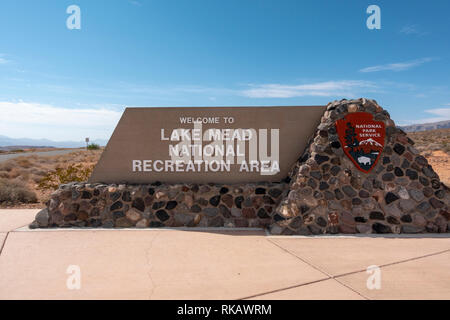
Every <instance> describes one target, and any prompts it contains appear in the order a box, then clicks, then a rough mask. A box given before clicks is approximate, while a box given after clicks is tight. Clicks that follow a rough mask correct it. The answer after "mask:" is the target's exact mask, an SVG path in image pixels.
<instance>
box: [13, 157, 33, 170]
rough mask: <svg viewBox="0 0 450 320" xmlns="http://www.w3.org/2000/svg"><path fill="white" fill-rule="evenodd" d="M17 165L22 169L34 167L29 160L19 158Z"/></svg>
mask: <svg viewBox="0 0 450 320" xmlns="http://www.w3.org/2000/svg"><path fill="white" fill-rule="evenodd" d="M16 164H17V165H18V166H19V167H22V168H30V167H31V166H32V165H33V163H32V162H31V161H30V160H29V159H27V158H23V157H20V158H17V160H16Z"/></svg>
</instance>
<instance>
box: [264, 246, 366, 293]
mask: <svg viewBox="0 0 450 320" xmlns="http://www.w3.org/2000/svg"><path fill="white" fill-rule="evenodd" d="M267 241H269V242H270V243H272V244H273V245H275V246H277V247H278V248H280V249H282V250H283V251H285V252H287V253H289V254H290V255H292V256H294V257H296V258H297V259H299V260H300V261H302V262H304V263H306V264H307V265H309V266H310V267H312V268H314V269H316V270H317V271H319V272H321V273H323V274H324V275H326V276H327V277H328V279H333V280H335V281H336V282H337V283H339V284H340V285H342V286H344V287H346V288H347V289H349V290H351V291H353V292H354V293H356V294H357V295H359V296H360V297H362V298H363V299H365V300H370V299H369V298H368V297H366V296H365V295H363V294H362V293H360V292H358V291H357V290H355V289H353V288H352V287H350V286H348V285H346V284H344V283H342V282H341V281H339V280H337V279H336V277H335V276H333V275H332V274H329V273H328V272H326V271H325V270H322V269H321V268H319V267H318V266H316V265H314V264H312V263H311V262H309V261H308V260H305V259H303V258H302V257H299V256H298V255H296V254H295V253H293V252H291V251H290V250H287V249H285V248H283V247H282V246H280V245H279V244H277V243H275V242H273V241H272V240H270V239H268V238H267Z"/></svg>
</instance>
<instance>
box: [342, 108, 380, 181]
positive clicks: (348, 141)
mask: <svg viewBox="0 0 450 320" xmlns="http://www.w3.org/2000/svg"><path fill="white" fill-rule="evenodd" d="M336 129H337V133H338V136H339V141H340V142H341V145H342V148H343V149H344V152H345V154H346V155H347V156H348V157H349V158H350V160H352V161H353V163H354V164H355V165H356V167H357V168H358V169H359V170H361V171H363V172H365V173H368V172H370V170H372V169H373V168H374V167H375V165H376V163H377V161H378V158H379V157H380V155H381V152H382V151H383V147H384V137H385V132H386V131H385V125H384V122H382V121H375V120H373V116H372V115H371V114H370V113H367V112H355V113H350V114H348V115H347V116H346V117H345V118H344V119H341V120H338V121H336Z"/></svg>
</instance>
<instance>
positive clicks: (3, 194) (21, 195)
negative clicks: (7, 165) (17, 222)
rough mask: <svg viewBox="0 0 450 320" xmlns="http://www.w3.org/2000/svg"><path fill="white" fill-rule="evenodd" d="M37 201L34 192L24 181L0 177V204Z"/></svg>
mask: <svg viewBox="0 0 450 320" xmlns="http://www.w3.org/2000/svg"><path fill="white" fill-rule="evenodd" d="M33 202H37V197H36V194H35V193H34V192H33V191H31V190H30V189H29V188H28V187H27V186H26V184H25V183H23V182H22V181H18V180H9V179H4V178H0V204H2V205H13V204H19V203H33Z"/></svg>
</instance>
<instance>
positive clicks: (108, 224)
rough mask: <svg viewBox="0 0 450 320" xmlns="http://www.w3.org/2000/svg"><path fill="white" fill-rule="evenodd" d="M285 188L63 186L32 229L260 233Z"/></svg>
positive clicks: (274, 185) (262, 185) (276, 185)
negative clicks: (244, 229) (184, 229)
mask: <svg viewBox="0 0 450 320" xmlns="http://www.w3.org/2000/svg"><path fill="white" fill-rule="evenodd" d="M288 187H289V185H288V184H287V183H260V184H247V185H240V186H237V185H213V184H210V185H198V184H177V185H167V184H161V183H154V184H151V185H104V184H87V183H70V184H66V185H61V186H60V187H59V189H58V190H57V191H56V192H54V193H53V194H52V196H51V200H50V201H49V203H48V206H47V208H46V209H44V210H42V211H41V212H40V213H39V214H38V215H37V217H36V220H35V221H34V222H33V224H32V225H31V227H41V228H45V227H101V228H129V227H138V228H148V227H150V228H157V227H258V228H266V227H268V226H269V225H270V224H271V223H272V218H271V214H272V212H273V211H274V210H275V208H276V207H277V206H278V204H279V203H280V201H281V199H283V198H284V197H285V196H286V195H287V192H288Z"/></svg>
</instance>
